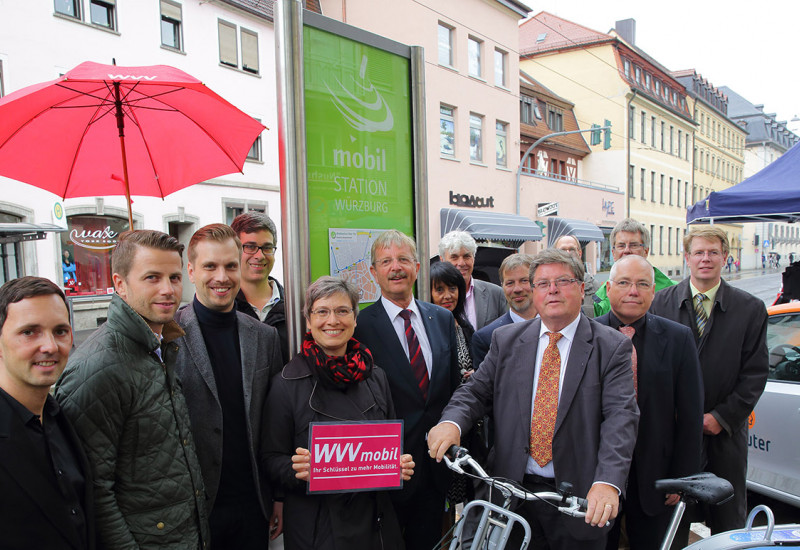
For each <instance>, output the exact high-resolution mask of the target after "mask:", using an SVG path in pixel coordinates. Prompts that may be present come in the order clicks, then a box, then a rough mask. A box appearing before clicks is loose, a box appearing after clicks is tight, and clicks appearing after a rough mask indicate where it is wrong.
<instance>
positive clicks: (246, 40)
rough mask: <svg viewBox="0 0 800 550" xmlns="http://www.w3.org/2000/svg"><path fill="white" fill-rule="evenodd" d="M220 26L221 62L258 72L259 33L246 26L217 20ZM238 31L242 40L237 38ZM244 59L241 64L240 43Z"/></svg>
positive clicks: (250, 71)
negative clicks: (241, 26)
mask: <svg viewBox="0 0 800 550" xmlns="http://www.w3.org/2000/svg"><path fill="white" fill-rule="evenodd" d="M217 22H218V28H219V62H220V63H222V64H223V65H228V66H230V67H236V68H241V69H242V70H243V71H247V72H249V73H254V74H258V72H259V68H258V34H257V33H256V32H254V31H251V30H247V29H245V28H237V26H236V25H234V24H233V23H228V22H227V21H223V20H222V19H219V20H217ZM237 32H238V34H239V38H240V40H239V39H238V38H237ZM240 42H241V50H242V60H241V65H239V43H240Z"/></svg>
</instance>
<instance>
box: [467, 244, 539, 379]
mask: <svg viewBox="0 0 800 550" xmlns="http://www.w3.org/2000/svg"><path fill="white" fill-rule="evenodd" d="M532 261H533V256H529V255H528V254H512V255H511V256H507V257H506V259H504V260H503V263H502V264H500V282H501V285H502V289H503V294H504V295H505V297H506V302H507V303H508V311H507V312H506V313H505V314H503V315H501V316H500V317H498V318H497V319H495V320H494V321H492V322H491V323H489V324H488V325H486V326H485V327H483V328H482V329H480V330H478V331H476V332H475V334H473V335H472V362H473V364H474V365H475V367H476V368H477V367H480V365H481V363H482V362H483V359H484V358H485V357H486V354H487V353H488V352H489V345H490V344H491V343H492V333H493V332H494V330H495V329H496V328H499V327H503V326H505V325H510V324H511V323H521V322H523V321H528V320H530V319H533V318H534V317H536V308H535V307H534V306H533V287H532V286H531V273H530V268H531V262H532Z"/></svg>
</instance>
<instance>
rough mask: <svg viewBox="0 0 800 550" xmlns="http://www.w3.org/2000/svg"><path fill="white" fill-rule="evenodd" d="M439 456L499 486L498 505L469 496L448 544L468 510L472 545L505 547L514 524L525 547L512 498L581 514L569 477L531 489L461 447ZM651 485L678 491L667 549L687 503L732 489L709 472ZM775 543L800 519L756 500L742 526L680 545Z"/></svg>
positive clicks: (457, 542) (721, 548)
mask: <svg viewBox="0 0 800 550" xmlns="http://www.w3.org/2000/svg"><path fill="white" fill-rule="evenodd" d="M444 460H445V464H447V467H448V468H450V469H451V470H453V471H454V472H456V473H459V474H464V475H467V476H469V477H472V478H474V479H478V480H480V481H483V482H484V483H486V484H487V485H489V486H490V487H491V488H493V489H496V490H498V491H499V492H500V494H501V495H502V497H503V505H502V506H498V505H497V504H494V503H492V502H488V501H485V500H473V501H470V502H468V503H467V504H466V505H465V506H464V510H463V512H462V515H461V518H460V519H459V520H458V522H457V523H456V525H455V526H454V531H453V538H452V540H451V542H450V546H449V548H450V550H457V549H459V548H461V545H462V543H463V542H464V540H463V536H464V526H465V524H466V521H465V520H466V518H467V516H468V515H469V514H470V513H478V514H479V519H478V521H477V525H476V529H475V533H474V536H473V541H472V546H471V548H473V549H476V550H478V549H479V550H503V549H504V548H506V544H507V543H508V539H509V537H510V535H511V530H512V529H513V528H514V527H515V526H517V525H519V526H520V527H521V528H522V529H523V530H524V533H525V535H524V537H523V542H522V546H521V547H520V550H525V549H526V548H527V547H528V544H529V543H530V536H531V530H530V525H528V522H527V521H526V520H525V518H523V517H522V516H520V515H519V514H517V513H515V512H512V511H511V510H510V507H511V502H512V498H518V499H523V500H535V499H541V500H546V501H549V502H551V503H553V505H554V506H556V507H557V508H558V510H559V512H561V513H563V514H566V515H569V516H572V517H585V516H586V504H587V503H586V499H583V498H579V497H577V496H574V495H573V494H572V485H571V484H570V483H566V482H562V483H561V484H559V487H558V492H538V493H534V492H531V491H528V490H526V489H525V488H524V487H522V486H521V485H520V484H519V483H517V482H515V481H512V480H508V479H501V478H496V477H492V476H490V475H488V474H487V473H486V471H485V470H484V469H483V468H482V467H481V465H480V464H478V462H476V461H475V460H474V459H473V458H472V457H471V456H470V455H469V452H468V451H467V450H466V449H464V448H461V447H457V446H455V445H453V446H452V447H450V449H448V451H447V453H446V454H445V458H444ZM464 466H468V467H469V468H470V469H471V470H472V471H473V472H474V473H470V472H467V471H465V470H464ZM656 489H657V490H659V491H663V492H664V493H675V494H678V495H680V501H679V502H678V504H676V505H675V510H674V511H673V513H672V518H671V521H670V525H669V527H668V529H667V533H666V534H665V536H664V540H663V542H662V545H661V550H668V549H669V548H670V546H671V545H672V541H673V538H674V537H675V533H676V532H677V529H678V526H679V524H680V522H681V519H682V518H683V514H684V511H685V509H686V505H687V504H689V503H698V502H699V503H706V504H712V505H716V504H722V503H723V502H725V501H726V500H728V499H729V498H730V497H731V496H732V495H733V487H732V486H731V484H730V483H729V482H728V481H726V480H724V479H721V478H718V477H717V476H715V475H714V474H711V473H708V472H703V473H700V474H695V475H692V476H687V477H682V478H676V479H661V480H658V481H656ZM761 513H763V514H765V515H766V518H767V525H766V526H763V527H755V526H754V525H753V523H754V521H755V518H756V517H757V516H758V515H759V514H761ZM440 544H441V542H440ZM774 546H798V547H800V524H786V525H779V526H776V525H775V518H774V515H773V514H772V511H771V510H770V509H769V507H767V506H764V505H760V506H756V507H755V508H754V509H753V510H752V511H751V512H750V515H749V516H748V518H747V523H746V526H745V528H744V529H737V530H734V531H726V532H724V533H719V534H716V535H713V536H711V537H708V538H705V539H703V540H701V541H698V542H696V543H694V544H691V545H689V546H687V547H686V548H685V549H684V550H744V549H751V550H755V549H758V548H769V547H774ZM437 548H438V545H437Z"/></svg>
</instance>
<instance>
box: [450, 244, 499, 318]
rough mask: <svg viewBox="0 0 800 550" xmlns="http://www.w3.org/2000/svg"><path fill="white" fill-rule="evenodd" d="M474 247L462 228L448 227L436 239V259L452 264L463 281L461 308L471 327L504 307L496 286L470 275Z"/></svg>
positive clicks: (492, 316) (496, 316) (494, 315)
mask: <svg viewBox="0 0 800 550" xmlns="http://www.w3.org/2000/svg"><path fill="white" fill-rule="evenodd" d="M477 251H478V245H477V243H476V242H475V239H473V238H472V235H470V234H469V233H467V232H466V231H451V232H450V233H447V234H446V235H445V236H444V237H442V240H441V241H439V260H440V261H443V262H449V263H451V264H453V265H454V266H456V268H457V269H458V270H459V271H460V272H461V275H462V276H463V277H464V282H465V283H466V284H467V295H466V296H465V298H466V301H465V303H464V310H465V311H466V313H467V319H469V322H470V323H471V324H472V326H473V327H474V328H475V330H479V329H482V328H483V327H485V326H486V325H488V324H489V323H491V322H492V321H494V320H495V319H497V318H498V317H500V316H501V315H502V314H503V313H505V312H506V311H507V310H508V306H507V305H506V299H505V296H504V295H503V290H502V289H501V288H500V287H499V286H497V285H495V284H492V283H489V282H486V281H481V280H478V279H475V278H474V277H473V276H472V269H473V268H474V267H475V253H476V252H477Z"/></svg>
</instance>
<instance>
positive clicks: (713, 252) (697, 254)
mask: <svg viewBox="0 0 800 550" xmlns="http://www.w3.org/2000/svg"><path fill="white" fill-rule="evenodd" d="M706 254H708V257H709V259H712V260H714V259H717V258H719V257H720V256H721V255H722V252H720V251H719V250H695V251H694V252H692V253H691V256H693V257H695V258H697V259H698V260H699V259H700V258H702V257H703V256H705V255H706Z"/></svg>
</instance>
